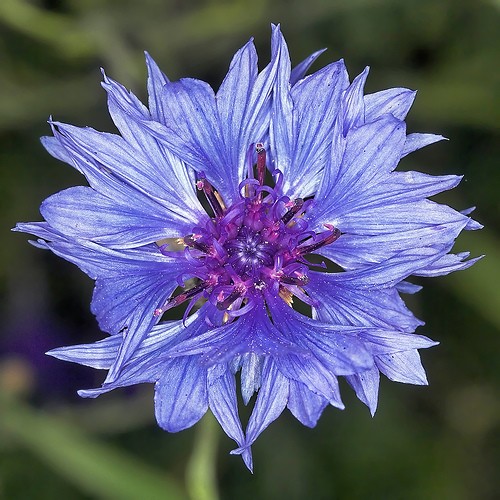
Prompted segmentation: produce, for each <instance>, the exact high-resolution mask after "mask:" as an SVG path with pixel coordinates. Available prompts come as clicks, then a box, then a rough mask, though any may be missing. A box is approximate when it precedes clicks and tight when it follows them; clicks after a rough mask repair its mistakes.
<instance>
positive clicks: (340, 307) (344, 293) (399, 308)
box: [307, 272, 423, 332]
mask: <svg viewBox="0 0 500 500" xmlns="http://www.w3.org/2000/svg"><path fill="white" fill-rule="evenodd" d="M332 276H333V279H332ZM309 278H310V280H309V283H308V286H307V292H308V295H309V296H310V297H311V298H312V299H315V300H316V301H317V302H318V304H319V305H318V307H316V308H315V309H314V311H315V314H316V316H315V317H316V318H317V319H318V320H320V321H322V322H325V323H326V322H328V323H333V324H340V325H356V326H358V325H359V326H377V327H383V328H391V329H398V330H402V331H411V332H412V331H414V330H415V328H417V327H418V326H420V325H422V324H423V323H422V321H419V320H418V319H417V318H415V316H413V314H412V313H411V311H410V310H409V309H408V308H407V307H406V305H405V304H404V302H403V301H402V300H401V298H400V296H399V294H398V293H397V291H396V290H395V289H394V288H388V289H383V290H360V289H359V287H358V286H357V284H356V282H351V283H349V284H346V285H345V286H342V285H340V282H341V280H340V279H337V278H336V275H330V274H326V273H316V272H311V273H309Z"/></svg>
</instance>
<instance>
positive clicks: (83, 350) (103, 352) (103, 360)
mask: <svg viewBox="0 0 500 500" xmlns="http://www.w3.org/2000/svg"><path fill="white" fill-rule="evenodd" d="M121 342H122V339H121V337H120V336H119V335H115V336H111V337H108V338H106V339H103V340H100V341H99V342H95V343H94V344H80V345H72V346H67V347H58V348H57V349H52V350H50V351H48V352H46V353H45V354H48V355H49V356H53V357H54V358H57V359H61V360H63V361H71V362H72V363H79V364H81V365H85V366H90V367H91V368H97V369H101V370H102V369H105V370H107V369H108V368H110V366H111V365H112V364H113V361H114V360H115V357H116V354H117V353H118V348H119V347H120V344H121Z"/></svg>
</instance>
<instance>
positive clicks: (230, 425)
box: [208, 367, 252, 470]
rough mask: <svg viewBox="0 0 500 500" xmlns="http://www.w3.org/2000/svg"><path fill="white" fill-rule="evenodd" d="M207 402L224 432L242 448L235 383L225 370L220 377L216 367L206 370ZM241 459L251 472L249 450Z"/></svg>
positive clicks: (243, 440)
mask: <svg viewBox="0 0 500 500" xmlns="http://www.w3.org/2000/svg"><path fill="white" fill-rule="evenodd" d="M216 372H217V373H216ZM208 400H209V404H210V409H211V410H212V413H213V414H214V416H215V418H216V419H217V420H218V421H219V423H220V425H221V426H222V428H223V429H224V432H225V433H226V434H227V435H228V436H229V437H230V438H231V439H233V440H234V441H236V442H237V443H238V446H239V447H242V446H244V443H245V435H244V434H243V429H242V428H241V421H240V417H239V414H238V399H237V396H236V381H235V378H234V375H233V374H232V373H231V372H230V370H228V369H227V368H225V369H224V370H223V373H222V375H221V374H220V373H218V371H217V370H216V367H214V368H210V369H209V370H208ZM242 458H243V460H244V461H245V464H246V466H247V467H248V468H249V469H250V470H252V454H251V451H250V448H247V449H246V450H244V451H242Z"/></svg>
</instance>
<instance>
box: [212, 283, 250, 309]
mask: <svg viewBox="0 0 500 500" xmlns="http://www.w3.org/2000/svg"><path fill="white" fill-rule="evenodd" d="M245 292H246V289H245V288H244V287H242V286H237V287H235V289H234V290H233V291H232V292H231V293H230V294H229V295H228V296H227V297H226V298H225V299H223V300H219V298H221V299H222V298H223V296H224V295H223V293H222V292H220V293H219V295H218V296H217V309H219V310H220V311H224V310H225V309H228V307H229V306H230V305H231V304H232V303H233V302H234V301H235V300H237V299H239V298H240V297H241V296H242V295H243V294H244V293H245Z"/></svg>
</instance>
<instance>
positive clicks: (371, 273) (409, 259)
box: [311, 245, 449, 290]
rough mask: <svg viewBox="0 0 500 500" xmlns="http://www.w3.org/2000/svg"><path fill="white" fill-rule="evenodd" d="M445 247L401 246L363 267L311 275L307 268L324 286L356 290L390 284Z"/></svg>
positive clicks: (429, 261)
mask: <svg viewBox="0 0 500 500" xmlns="http://www.w3.org/2000/svg"><path fill="white" fill-rule="evenodd" d="M448 250H449V245H448V246H444V247H441V248H427V247H422V248H416V249H411V250H405V251H403V252H399V253H397V254H396V255H394V256H393V257H391V258H389V259H386V260H385V261H384V262H382V263H380V264H375V265H372V266H368V267H367V266H365V267H364V268H363V269H357V270H353V271H346V272H343V273H330V274H325V273H318V274H314V275H313V273H312V272H311V275H312V276H314V277H313V279H315V280H317V281H318V283H319V284H321V283H324V284H325V286H328V287H331V286H333V287H335V286H339V287H348V288H352V289H358V290H373V289H376V290H377V289H382V288H390V287H393V286H395V285H397V284H398V283H399V282H400V281H402V280H403V279H405V278H406V277H408V276H410V275H411V274H414V273H416V272H417V271H419V270H420V269H425V268H426V267H427V266H429V265H431V264H432V263H433V262H435V261H437V260H438V259H439V258H440V257H441V256H442V255H443V254H445V253H446V252H447V251H448ZM323 275H324V277H323Z"/></svg>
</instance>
